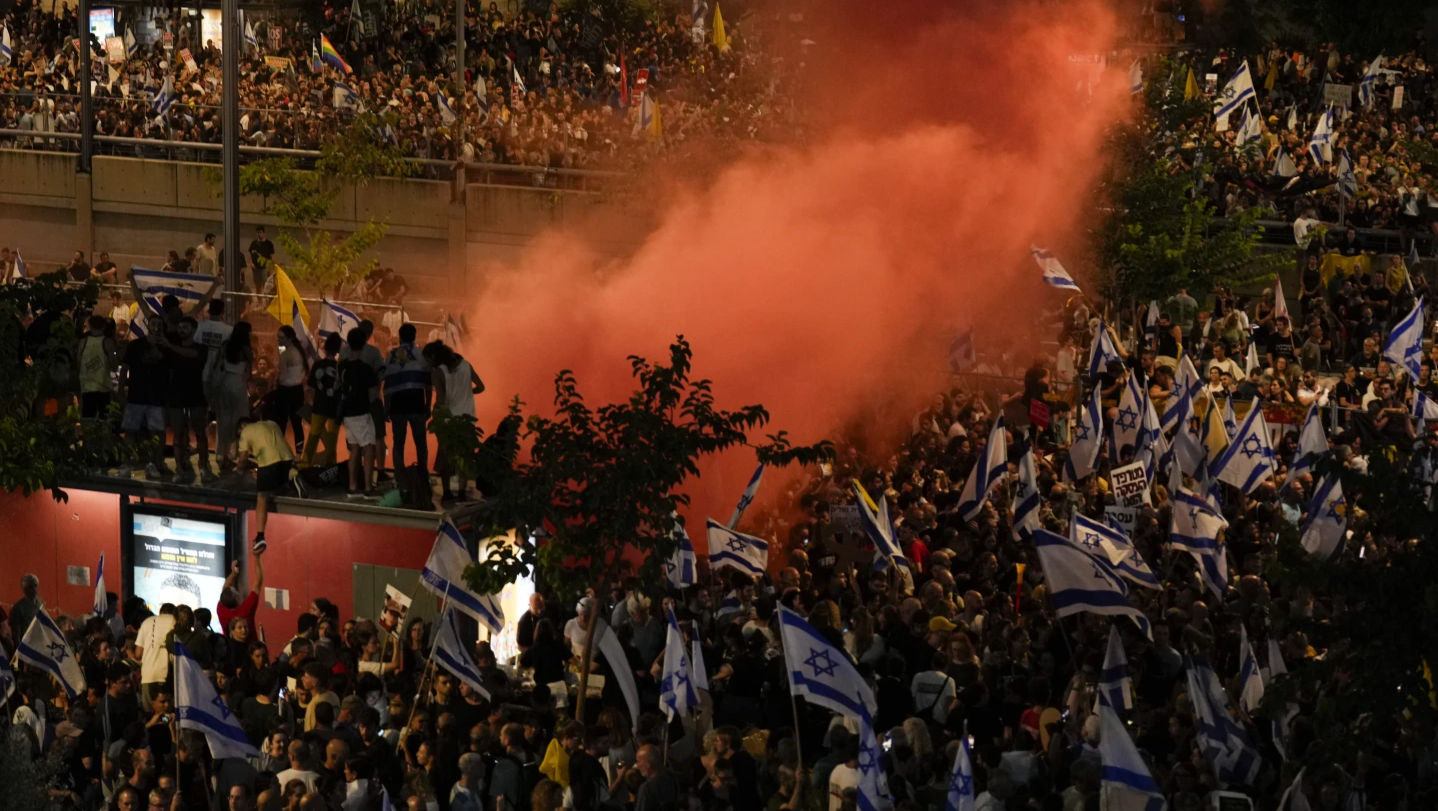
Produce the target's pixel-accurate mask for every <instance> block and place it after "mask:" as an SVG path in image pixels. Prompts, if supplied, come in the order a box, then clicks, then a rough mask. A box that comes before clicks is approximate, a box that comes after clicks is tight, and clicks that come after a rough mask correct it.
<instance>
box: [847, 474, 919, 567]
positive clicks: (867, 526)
mask: <svg viewBox="0 0 1438 811" xmlns="http://www.w3.org/2000/svg"><path fill="white" fill-rule="evenodd" d="M854 489H855V491H856V492H857V493H858V496H859V518H860V520H861V521H863V524H864V533H865V534H867V535H868V536H869V540H870V541H872V542H873V544H874V568H875V569H880V570H883V569H887V568H889V566H890V565H891V564H898V565H900V566H908V565H909V559H908V558H906V557H904V550H903V548H902V547H900V546H899V543H898V541H895V540H894V522H893V521H892V520H891V519H890V518H889V500H888V499H887V498H885V497H884V496H879V503H878V510H874V509H873V508H872V507H870V506H869V499H868V498H867V497H866V496H867V495H868V494H867V493H864V492H863V491H862V488H860V487H859V483H858V482H855V483H854Z"/></svg>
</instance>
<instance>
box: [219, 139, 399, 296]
mask: <svg viewBox="0 0 1438 811" xmlns="http://www.w3.org/2000/svg"><path fill="white" fill-rule="evenodd" d="M386 123H387V122H386V120H385V119H383V118H381V117H379V116H377V115H374V114H372V113H363V114H361V115H358V116H356V117H355V119H354V120H353V121H352V122H350V124H349V125H348V126H346V127H345V128H344V129H342V130H341V131H340V133H339V134H338V135H337V136H336V137H335V138H334V139H332V140H331V141H329V142H328V143H326V144H325V146H324V147H323V149H322V150H321V151H320V157H319V158H318V159H317V160H316V161H315V169H314V170H313V171H309V170H304V169H300V168H299V167H298V166H297V165H296V164H295V162H294V160H293V159H291V158H265V159H264V160H259V161H253V162H251V163H247V164H245V165H244V166H242V167H241V168H240V193H241V194H244V195H250V196H254V197H258V198H260V200H261V201H262V203H261V204H262V206H263V210H264V212H265V213H266V214H269V215H271V216H273V217H275V218H276V219H278V220H279V221H280V222H282V223H284V224H286V225H288V226H291V227H292V228H296V229H298V230H299V231H300V233H301V234H302V237H301V236H296V235H295V234H294V233H292V232H291V231H280V232H279V233H278V234H276V236H275V240H276V241H277V242H278V243H279V245H280V248H282V249H283V250H284V251H285V253H287V254H288V255H289V256H290V257H291V261H290V263H289V264H287V265H286V266H285V271H286V272H287V273H289V275H290V276H291V278H293V279H295V280H297V281H306V282H310V283H312V284H315V285H319V286H321V287H328V286H333V285H338V284H344V283H348V282H350V281H353V280H354V279H356V278H359V277H362V276H364V275H365V274H367V273H369V272H370V271H371V270H373V268H374V265H375V262H373V261H371V262H368V263H364V264H360V263H358V259H359V257H360V256H361V255H363V254H364V253H365V252H366V251H368V250H369V249H371V248H373V247H374V246H375V245H377V244H379V242H380V240H382V239H383V238H384V234H385V230H386V226H385V224H384V223H377V222H375V221H373V220H370V221H369V222H367V223H365V224H364V225H363V226H361V227H360V228H358V229H357V230H355V231H354V232H353V233H351V234H349V235H348V236H345V237H343V238H336V237H335V235H334V234H333V233H331V232H330V231H328V230H326V229H324V228H321V227H320V226H321V224H322V223H323V222H324V220H325V219H326V218H327V217H328V216H329V213H330V210H331V209H333V208H334V204H335V201H336V200H337V199H338V198H339V195H340V192H341V190H342V188H343V185H344V184H347V183H348V184H354V185H358V186H364V185H366V184H368V183H369V182H370V181H371V180H373V179H374V178H376V177H382V176H389V177H405V176H408V175H410V174H412V173H413V172H414V165H413V164H412V163H411V162H409V161H408V160H406V159H405V157H404V154H403V153H402V152H401V151H400V149H399V148H398V147H397V146H395V145H392V144H386V143H383V142H382V141H381V140H380V138H379V136H378V132H379V130H380V128H381V127H383V126H384V125H385V124H386ZM207 177H208V178H209V180H210V182H211V183H213V184H219V182H220V175H219V173H218V172H215V171H211V172H209V173H208V174H207Z"/></svg>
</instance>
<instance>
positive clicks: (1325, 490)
mask: <svg viewBox="0 0 1438 811" xmlns="http://www.w3.org/2000/svg"><path fill="white" fill-rule="evenodd" d="M1347 535H1348V509H1347V502H1345V501H1344V499H1343V483H1342V482H1340V481H1339V480H1338V477H1337V476H1335V475H1333V474H1329V475H1328V476H1327V477H1325V478H1324V479H1323V481H1321V482H1319V483H1318V486H1316V487H1314V488H1313V498H1312V499H1310V500H1309V502H1308V514H1307V518H1306V523H1305V524H1304V525H1303V535H1302V536H1300V538H1299V540H1300V541H1301V542H1302V544H1303V548H1304V549H1305V550H1307V552H1308V554H1310V555H1313V556H1314V557H1317V558H1322V559H1323V560H1334V559H1336V558H1337V557H1338V556H1339V555H1341V554H1343V545H1344V542H1345V541H1346V540H1347Z"/></svg>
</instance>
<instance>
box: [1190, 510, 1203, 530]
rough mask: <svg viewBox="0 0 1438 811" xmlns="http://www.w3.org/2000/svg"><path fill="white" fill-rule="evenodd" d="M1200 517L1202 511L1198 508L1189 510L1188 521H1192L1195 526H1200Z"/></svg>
mask: <svg viewBox="0 0 1438 811" xmlns="http://www.w3.org/2000/svg"><path fill="white" fill-rule="evenodd" d="M1200 515H1202V511H1201V510H1199V509H1198V508H1197V507H1189V508H1188V520H1189V521H1192V522H1193V525H1194V526H1198V516H1200Z"/></svg>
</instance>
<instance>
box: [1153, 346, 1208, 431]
mask: <svg viewBox="0 0 1438 811" xmlns="http://www.w3.org/2000/svg"><path fill="white" fill-rule="evenodd" d="M1202 390H1203V378H1201V377H1199V375H1198V369H1196V368H1194V365H1193V360H1192V359H1191V358H1190V357H1189V356H1188V353H1187V352H1185V353H1183V354H1182V355H1181V356H1180V357H1179V359H1178V371H1177V372H1175V373H1174V376H1173V396H1172V397H1170V398H1169V401H1168V403H1167V405H1166V406H1165V407H1164V410H1163V426H1162V427H1163V430H1165V431H1168V430H1170V429H1172V428H1173V427H1174V426H1176V425H1181V424H1185V423H1187V422H1188V420H1189V419H1190V418H1191V417H1192V416H1193V398H1194V397H1197V396H1198V393H1199V392H1200V391H1202Z"/></svg>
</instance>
